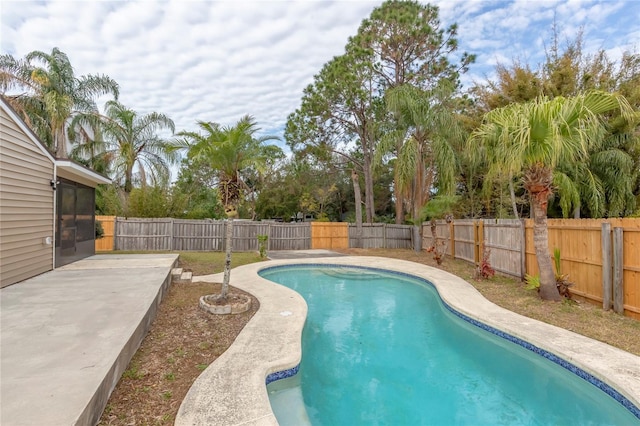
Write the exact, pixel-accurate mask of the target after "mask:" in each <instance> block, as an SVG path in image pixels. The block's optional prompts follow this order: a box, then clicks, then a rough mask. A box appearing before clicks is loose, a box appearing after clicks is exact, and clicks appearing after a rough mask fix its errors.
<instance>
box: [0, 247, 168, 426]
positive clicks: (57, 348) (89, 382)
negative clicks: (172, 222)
mask: <svg viewBox="0 0 640 426" xmlns="http://www.w3.org/2000/svg"><path fill="white" fill-rule="evenodd" d="M177 260H178V255H177V254H138V255H135V254H127V255H118V254H109V255H97V256H91V257H88V258H86V259H83V260H79V261H77V262H74V263H71V264H69V265H65V266H63V267H60V268H57V269H55V270H53V271H50V272H46V273H44V274H42V275H38V276H36V277H33V278H30V279H28V280H25V281H23V282H20V283H17V284H14V285H11V286H9V287H5V288H3V289H2V290H1V291H0V323H1V326H2V327H1V336H0V338H1V339H0V341H1V344H0V347H1V368H0V370H1V381H0V424H2V425H6V426H18V425H19V426H27V425H33V426H58V425H88V426H92V425H95V424H96V423H97V422H98V420H99V419H100V415H101V414H102V411H103V410H104V407H105V405H106V404H107V400H108V399H109V394H110V393H111V390H112V389H113V388H114V387H115V385H116V383H117V382H118V380H119V379H120V376H121V375H122V372H123V371H124V370H125V369H126V368H127V365H128V364H129V361H130V360H131V357H133V354H134V353H135V352H136V350H137V349H138V347H139V346H140V343H141V342H142V340H143V339H144V337H145V335H146V334H147V331H148V329H149V326H150V325H151V322H152V321H153V319H154V317H155V314H156V309H157V307H158V306H159V305H160V301H161V300H162V297H163V295H164V294H165V291H166V290H167V289H168V287H169V284H170V281H171V268H172V267H173V266H174V264H175V263H176V262H177Z"/></svg>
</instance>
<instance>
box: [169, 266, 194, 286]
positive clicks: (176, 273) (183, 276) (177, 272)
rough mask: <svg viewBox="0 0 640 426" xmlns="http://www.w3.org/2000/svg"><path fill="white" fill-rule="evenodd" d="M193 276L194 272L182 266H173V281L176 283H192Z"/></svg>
mask: <svg viewBox="0 0 640 426" xmlns="http://www.w3.org/2000/svg"><path fill="white" fill-rule="evenodd" d="M192 278H193V272H191V271H185V270H183V269H182V268H173V269H172V270H171V282H173V283H176V284H190V283H191V279H192Z"/></svg>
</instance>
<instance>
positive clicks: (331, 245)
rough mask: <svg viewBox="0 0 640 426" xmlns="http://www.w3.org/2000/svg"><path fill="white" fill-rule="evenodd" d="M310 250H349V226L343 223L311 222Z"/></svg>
mask: <svg viewBox="0 0 640 426" xmlns="http://www.w3.org/2000/svg"><path fill="white" fill-rule="evenodd" d="M311 248H312V249H328V250H331V249H338V248H349V224H348V223H344V222H311Z"/></svg>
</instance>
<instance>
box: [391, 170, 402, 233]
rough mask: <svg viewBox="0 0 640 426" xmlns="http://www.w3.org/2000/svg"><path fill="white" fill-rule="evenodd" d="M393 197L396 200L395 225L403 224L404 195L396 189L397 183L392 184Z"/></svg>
mask: <svg viewBox="0 0 640 426" xmlns="http://www.w3.org/2000/svg"><path fill="white" fill-rule="evenodd" d="M393 196H394V197H395V199H396V225H402V224H404V195H403V194H402V192H401V191H400V190H399V189H398V181H397V180H396V181H394V183H393Z"/></svg>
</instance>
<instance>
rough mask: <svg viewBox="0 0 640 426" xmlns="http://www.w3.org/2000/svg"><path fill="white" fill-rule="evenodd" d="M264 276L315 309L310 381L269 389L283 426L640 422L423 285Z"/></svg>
mask: <svg viewBox="0 0 640 426" xmlns="http://www.w3.org/2000/svg"><path fill="white" fill-rule="evenodd" d="M260 275H261V276H262V277H264V278H266V279H269V280H271V281H274V282H276V283H279V284H282V285H285V286H287V287H289V288H291V289H293V290H295V291H297V292H298V293H300V294H301V295H302V296H303V297H304V299H305V300H306V302H307V304H308V307H309V312H308V317H307V321H306V323H305V328H304V331H303V337H302V354H303V356H302V362H301V364H300V371H299V373H298V374H297V375H296V376H295V377H294V378H292V379H287V380H288V381H290V382H292V383H287V382H285V381H282V382H275V383H273V384H271V385H269V393H270V399H271V402H272V406H273V409H274V413H275V414H276V416H277V418H278V421H279V422H280V424H281V425H282V426H286V425H287V424H299V423H300V422H301V421H302V420H301V419H302V418H304V420H306V416H308V420H309V422H310V423H311V424H313V425H336V426H338V425H421V424H425V425H454V424H458V425H462V424H466V425H507V424H508V425H551V424H553V425H637V424H640V420H639V419H638V418H637V417H636V416H635V415H634V414H633V413H632V412H631V411H629V410H627V409H626V408H625V407H623V406H622V404H621V403H619V402H618V401H616V400H615V399H613V398H612V397H610V396H609V395H607V394H606V393H604V392H602V391H601V390H600V389H598V388H597V387H596V386H594V385H593V384H591V383H589V382H587V381H585V380H583V379H581V378H580V377H578V376H577V375H575V374H573V373H571V372H569V371H567V370H566V369H564V368H562V367H561V366H559V365H557V364H555V363H553V362H551V361H549V360H547V359H545V358H543V357H541V356H539V355H537V354H535V353H533V352H531V351H529V350H527V349H525V348H523V347H521V346H519V345H517V344H514V343H512V342H509V341H507V340H505V339H503V338H500V337H497V336H495V335H494V334H492V333H490V332H488V331H485V330H483V329H481V328H479V327H477V326H475V325H473V324H470V323H469V322H467V321H464V320H462V319H460V318H458V317H457V316H456V315H454V314H453V313H451V312H450V311H449V310H448V309H447V308H446V307H445V306H444V304H443V303H442V301H441V299H440V297H439V296H438V294H437V291H436V290H435V289H434V288H433V286H431V285H430V284H428V283H427V282H426V281H424V280H421V279H418V278H413V277H409V276H406V275H401V274H395V273H385V272H381V271H378V270H368V269H363V268H351V267H349V268H346V267H335V266H318V265H312V266H291V267H276V268H269V269H265V270H263V271H262V272H261V273H260ZM283 384H284V385H283ZM302 401H303V402H302ZM296 404H297V406H296ZM302 404H304V407H302ZM303 408H304V409H303ZM305 411H306V413H305Z"/></svg>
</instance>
